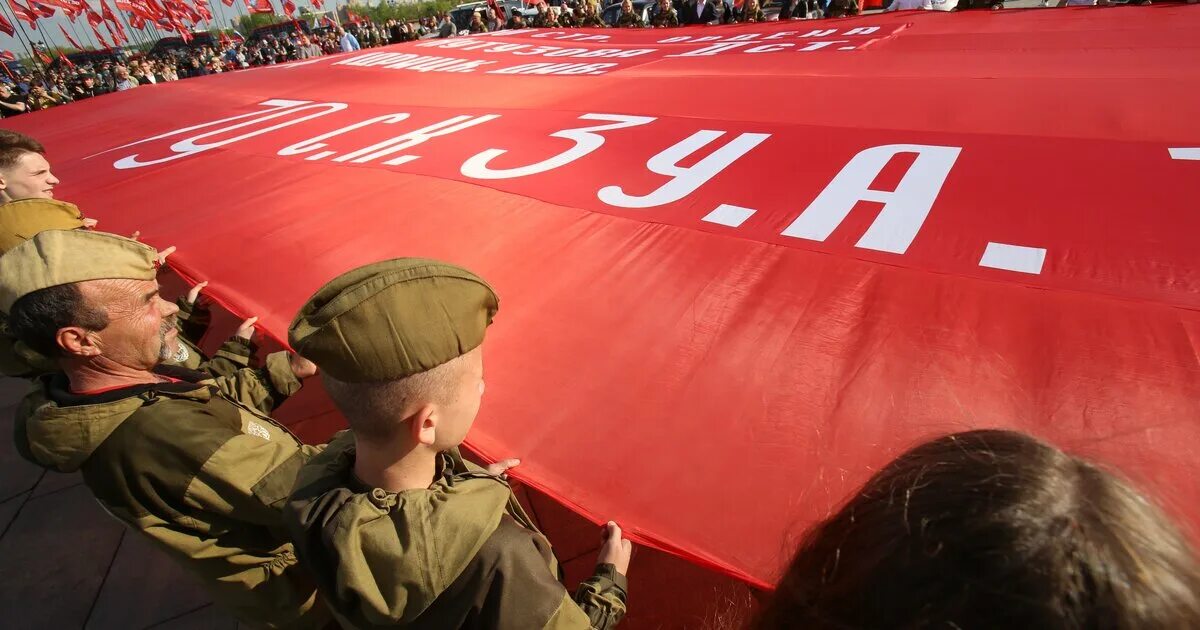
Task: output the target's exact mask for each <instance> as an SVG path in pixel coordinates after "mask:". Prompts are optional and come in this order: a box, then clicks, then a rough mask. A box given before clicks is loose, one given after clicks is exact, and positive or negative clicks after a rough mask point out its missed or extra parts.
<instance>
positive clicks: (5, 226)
mask: <svg viewBox="0 0 1200 630" xmlns="http://www.w3.org/2000/svg"><path fill="white" fill-rule="evenodd" d="M81 227H83V213H82V212H80V211H79V207H78V206H76V205H75V204H73V203H67V202H65V201H58V200H56V199H21V200H18V201H10V202H8V203H6V204H4V205H0V254H3V253H4V252H7V251H8V250H10V249H12V248H14V247H16V246H17V245H20V244H21V243H24V242H25V241H27V240H29V239H31V238H33V237H34V235H36V234H37V233H38V232H44V231H46V230H77V229H79V228H81Z"/></svg>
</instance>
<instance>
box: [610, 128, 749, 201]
mask: <svg viewBox="0 0 1200 630" xmlns="http://www.w3.org/2000/svg"><path fill="white" fill-rule="evenodd" d="M723 135H725V132H724V131H712V130H708V129H704V130H701V131H697V132H696V133H694V134H692V135H691V137H689V138H687V139H685V140H683V141H682V142H679V143H678V144H676V145H675V146H673V147H670V148H668V149H667V150H665V151H663V152H662V153H659V154H658V155H656V156H654V157H652V158H650V159H649V160H648V161H647V162H646V167H647V168H649V169H650V170H651V171H652V172H654V173H658V174H659V175H667V176H669V177H670V178H671V180H670V181H668V182H667V183H665V184H663V185H662V186H659V187H658V189H656V190H654V191H653V192H651V193H650V194H648V195H644V196H641V197H635V196H631V195H627V194H625V191H624V190H622V189H621V187H620V186H605V187H604V188H601V189H600V191H599V192H598V193H596V196H597V197H599V198H600V201H603V202H604V203H606V204H608V205H610V206H617V207H620V208H650V207H653V206H661V205H663V204H667V203H671V202H674V201H679V200H680V199H683V198H684V197H686V196H687V195H690V194H691V193H692V192H694V191H695V190H696V189H697V188H699V187H701V186H703V185H704V184H705V183H707V182H708V180H710V179H712V178H713V177H715V176H716V175H717V174H718V173H720V172H721V171H723V170H725V169H726V168H727V167H728V166H729V165H730V164H733V162H734V161H735V160H737V159H738V158H740V157H742V156H743V155H745V154H746V153H748V152H749V151H750V150H751V149H753V148H754V147H756V146H758V145H759V144H760V143H761V142H762V141H763V140H766V139H767V138H769V137H771V134H767V133H743V134H740V135H739V136H738V137H736V138H734V139H733V140H732V141H730V142H729V143H728V144H726V145H725V146H723V147H721V148H719V149H717V150H716V151H713V152H712V153H710V154H709V155H708V156H706V157H704V158H703V159H701V160H700V161H699V162H696V163H695V164H694V165H692V166H689V167H686V168H681V167H680V166H679V163H680V162H681V161H683V160H684V159H686V158H687V157H688V156H690V155H691V154H693V153H695V152H696V151H699V150H700V149H703V148H704V147H706V146H708V144H710V143H711V142H713V141H714V140H716V139H718V138H720V137H721V136H723Z"/></svg>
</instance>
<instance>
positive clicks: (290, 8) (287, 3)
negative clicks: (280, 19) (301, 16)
mask: <svg viewBox="0 0 1200 630" xmlns="http://www.w3.org/2000/svg"><path fill="white" fill-rule="evenodd" d="M283 12H284V13H286V14H287V16H288V17H290V18H294V17H296V3H295V2H292V0H283Z"/></svg>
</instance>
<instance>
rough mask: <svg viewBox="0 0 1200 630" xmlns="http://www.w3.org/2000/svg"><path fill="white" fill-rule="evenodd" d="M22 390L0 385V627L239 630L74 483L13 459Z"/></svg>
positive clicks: (10, 383)
mask: <svg viewBox="0 0 1200 630" xmlns="http://www.w3.org/2000/svg"><path fill="white" fill-rule="evenodd" d="M27 387H28V386H27V385H26V383H25V382H24V381H20V380H16V379H6V378H0V576H4V577H3V588H0V627H3V628H5V629H6V630H26V629H29V630H47V629H52V630H72V629H76V628H78V629H86V630H142V629H149V628H154V629H156V630H193V629H194V630H200V629H204V630H237V629H238V623H237V622H236V621H235V620H234V619H233V618H232V617H229V616H228V615H225V614H224V613H222V612H221V611H219V610H217V609H216V608H214V607H213V606H212V604H211V603H210V602H209V600H208V598H207V597H206V596H205V595H204V592H203V591H202V590H201V589H200V587H199V585H198V584H197V583H196V582H195V581H194V580H193V579H192V578H191V577H190V576H188V575H186V574H185V573H184V572H183V571H182V570H181V569H179V568H178V567H177V566H176V565H175V564H174V563H173V562H171V561H170V560H169V559H168V558H167V557H166V556H165V555H163V554H162V553H160V552H158V551H157V550H155V549H153V548H151V547H150V545H149V544H148V543H147V542H146V541H145V540H143V539H142V537H140V536H137V535H133V534H132V533H130V532H129V531H128V530H127V529H126V528H125V527H124V526H123V525H121V524H120V523H118V522H117V521H116V520H114V519H113V518H112V517H110V516H109V515H107V514H105V513H104V510H103V509H101V508H100V506H99V504H97V503H96V501H95V500H94V499H92V497H91V494H90V493H89V492H88V489H87V488H86V487H84V485H83V482H82V481H81V480H80V478H79V475H78V474H70V475H64V474H58V473H53V472H45V471H43V470H41V469H40V468H38V467H37V466H34V465H32V464H30V463H28V462H26V461H24V460H23V459H21V458H20V457H19V456H18V455H17V453H16V449H15V447H14V446H13V441H12V438H11V436H12V428H13V412H14V411H15V409H16V405H17V402H18V401H19V400H20V397H21V396H22V395H23V393H24V392H25V390H26V388H27Z"/></svg>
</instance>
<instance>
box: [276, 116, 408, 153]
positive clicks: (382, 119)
mask: <svg viewBox="0 0 1200 630" xmlns="http://www.w3.org/2000/svg"><path fill="white" fill-rule="evenodd" d="M407 118H408V114H404V113H399V114H388V115H386V116H377V117H375V118H371V119H370V120H364V121H362V122H356V123H354V124H353V125H346V126H345V127H342V128H341V129H335V130H333V131H330V132H329V133H323V134H321V135H319V136H315V137H312V138H309V139H308V140H301V141H300V142H297V143H295V144H292V145H289V146H286V147H284V148H282V149H280V150H279V155H300V154H301V153H309V152H311V151H316V150H317V149H323V148H325V147H327V146H329V145H327V144H326V143H325V142H322V141H323V140H328V139H330V138H333V137H334V136H340V135H342V134H344V133H350V132H351V131H354V130H355V129H362V128H363V127H369V126H371V125H374V124H376V123H384V124H389V125H390V124H393V123H398V122H400V121H402V120H405V119H407ZM330 155H333V151H322V152H321V153H318V154H316V155H310V156H308V158H307V159H309V160H319V159H321V158H323V157H329V156H330Z"/></svg>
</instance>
